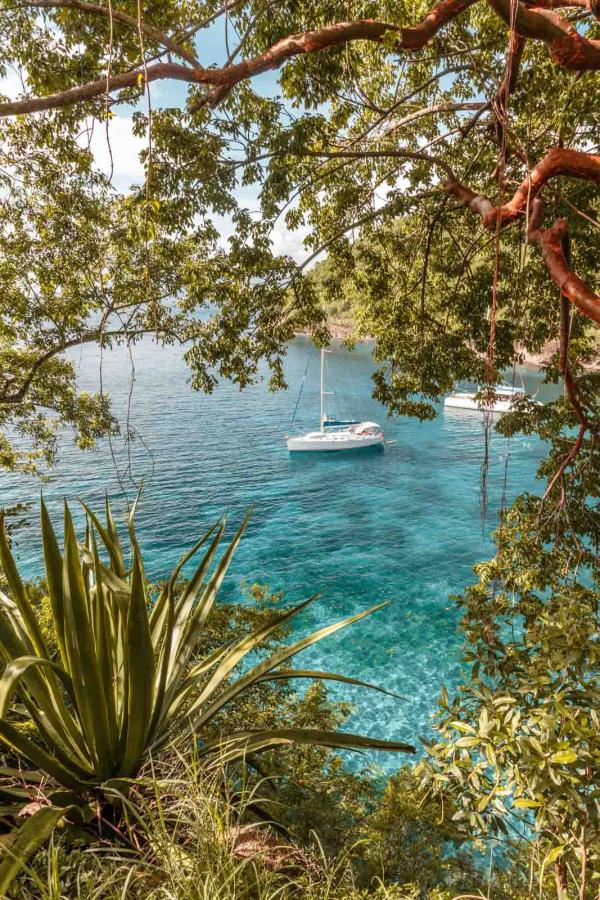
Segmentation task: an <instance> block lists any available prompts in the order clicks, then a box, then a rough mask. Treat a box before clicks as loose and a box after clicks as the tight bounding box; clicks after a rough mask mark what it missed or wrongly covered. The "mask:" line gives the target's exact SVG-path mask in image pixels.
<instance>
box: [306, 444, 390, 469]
mask: <svg viewBox="0 0 600 900" xmlns="http://www.w3.org/2000/svg"><path fill="white" fill-rule="evenodd" d="M383 451H384V448H383V447H382V446H381V444H375V445H374V446H373V447H358V448H356V449H354V450H299V451H298V450H296V451H294V452H291V453H289V457H290V463H292V465H298V464H300V465H307V464H308V465H313V464H314V463H316V462H320V461H322V460H323V459H326V458H327V457H330V458H331V459H336V460H337V461H338V462H339V460H340V459H357V458H360V457H363V456H364V457H368V456H379V454H381V453H383Z"/></svg>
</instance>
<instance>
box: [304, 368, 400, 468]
mask: <svg viewBox="0 0 600 900" xmlns="http://www.w3.org/2000/svg"><path fill="white" fill-rule="evenodd" d="M330 352H331V351H330V350H321V427H320V429H319V431H309V432H308V433H307V434H303V435H301V436H298V437H290V436H289V435H286V438H287V447H288V450H289V451H290V453H299V452H307V451H324V450H325V451H330V452H331V451H340V450H362V449H366V448H367V447H383V446H384V444H385V438H384V436H383V431H382V430H381V428H380V427H379V425H378V424H377V423H376V422H358V421H346V420H341V419H328V418H327V415H326V414H325V401H324V398H325V397H326V396H327V395H328V394H330V393H331V391H326V390H325V389H324V388H325V369H324V360H325V353H330ZM305 377H306V376H305Z"/></svg>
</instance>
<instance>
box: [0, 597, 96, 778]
mask: <svg viewBox="0 0 600 900" xmlns="http://www.w3.org/2000/svg"><path fill="white" fill-rule="evenodd" d="M4 600H5V601H7V603H10V604H12V601H11V600H10V599H9V598H8V597H5V596H4ZM12 605H14V604H12ZM19 629H20V626H19V624H18V623H16V622H15V621H14V619H12V618H11V617H10V615H8V616H7V618H5V617H4V616H2V615H0V648H2V651H3V653H4V656H5V657H6V659H7V660H13V659H19V658H20V657H23V656H29V655H30V644H29V642H25V641H22V640H21V639H20V637H19ZM42 658H43V657H40V659H42ZM53 678H54V676H51V677H50V678H47V677H45V673H43V672H39V671H36V670H35V669H33V670H29V671H27V672H25V673H24V675H23V686H22V690H21V694H22V698H23V702H24V704H25V707H26V709H27V712H28V713H29V715H30V716H31V718H32V719H33V720H34V722H35V723H36V725H37V726H38V728H39V730H40V733H41V735H42V737H43V738H44V740H45V741H46V742H47V744H48V745H49V746H50V745H56V746H57V747H60V745H61V744H62V743H66V744H67V746H68V747H69V748H70V754H71V756H73V755H74V756H75V757H76V758H77V759H78V760H79V762H80V763H83V762H84V759H83V757H82V756H81V751H80V745H81V734H80V732H79V729H78V727H77V725H76V723H75V722H74V720H73V717H72V715H71V713H70V711H69V710H68V709H67V708H66V706H65V704H64V702H63V699H62V697H61V696H60V693H59V692H58V690H57V687H58V686H57V685H56V683H55V681H54V680H53Z"/></svg>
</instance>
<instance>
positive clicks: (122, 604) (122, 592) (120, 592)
mask: <svg viewBox="0 0 600 900" xmlns="http://www.w3.org/2000/svg"><path fill="white" fill-rule="evenodd" d="M81 557H82V559H83V560H84V562H86V563H88V565H92V566H93V565H95V560H94V554H93V552H91V551H89V550H87V549H86V548H85V547H82V548H81ZM98 571H99V572H100V574H101V576H102V580H103V582H104V584H105V585H106V587H107V588H109V589H110V592H111V594H112V596H113V597H114V599H115V600H116V601H117V605H118V607H119V609H120V610H121V612H123V613H127V604H128V601H129V583H128V582H127V581H125V579H124V578H119V576H118V575H115V573H114V572H113V571H112V569H109V568H108V566H105V565H104V563H103V562H102V560H101V559H100V558H98Z"/></svg>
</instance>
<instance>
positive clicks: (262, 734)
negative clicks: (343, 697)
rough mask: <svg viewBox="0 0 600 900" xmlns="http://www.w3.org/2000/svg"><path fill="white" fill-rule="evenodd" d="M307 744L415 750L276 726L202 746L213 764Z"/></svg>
mask: <svg viewBox="0 0 600 900" xmlns="http://www.w3.org/2000/svg"><path fill="white" fill-rule="evenodd" d="M291 744H308V745H312V746H319V747H332V748H334V749H338V750H387V751H393V752H395V753H416V748H415V747H413V746H412V744H406V743H404V742H403V741H384V740H379V739H378V738H370V737H365V736H364V735H361V734H348V733H346V732H343V731H321V730H318V729H313V728H273V729H269V730H268V731H238V732H233V733H232V734H230V735H229V736H228V737H227V738H225V739H223V738H217V739H216V740H214V741H211V742H210V743H208V744H205V745H204V746H201V747H200V753H201V755H203V756H207V755H209V754H213V753H214V754H216V758H215V762H214V765H222V764H223V763H227V762H233V761H234V760H236V759H241V758H243V757H244V756H246V755H247V754H248V753H259V752H263V751H265V750H269V749H270V748H272V747H276V746H281V745H291Z"/></svg>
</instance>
